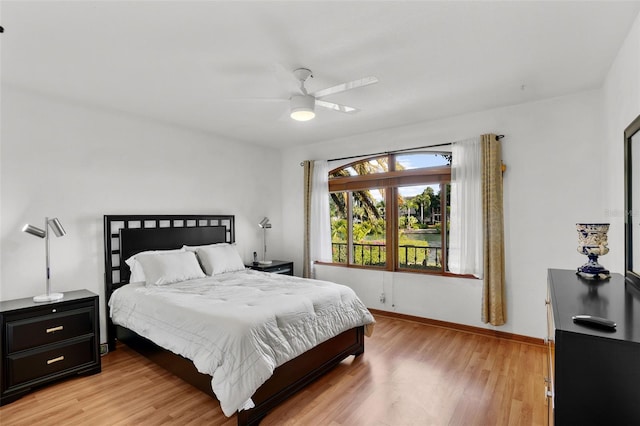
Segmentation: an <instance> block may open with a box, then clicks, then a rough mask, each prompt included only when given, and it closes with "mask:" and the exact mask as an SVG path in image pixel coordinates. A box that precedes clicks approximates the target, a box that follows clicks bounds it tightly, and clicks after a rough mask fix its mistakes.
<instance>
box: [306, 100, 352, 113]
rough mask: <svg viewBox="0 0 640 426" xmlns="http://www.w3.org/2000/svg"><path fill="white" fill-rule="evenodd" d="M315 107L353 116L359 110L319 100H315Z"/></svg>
mask: <svg viewBox="0 0 640 426" xmlns="http://www.w3.org/2000/svg"><path fill="white" fill-rule="evenodd" d="M316 106H320V107H323V108H328V109H332V110H334V111H338V112H344V113H347V114H355V113H357V112H360V110H359V109H358V108H354V107H350V106H346V105H340V104H335V103H333V102H327V101H322V100H320V99H316Z"/></svg>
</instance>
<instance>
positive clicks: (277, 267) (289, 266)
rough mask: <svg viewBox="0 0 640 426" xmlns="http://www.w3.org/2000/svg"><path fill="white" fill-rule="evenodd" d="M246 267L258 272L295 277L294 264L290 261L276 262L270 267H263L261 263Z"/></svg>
mask: <svg viewBox="0 0 640 426" xmlns="http://www.w3.org/2000/svg"><path fill="white" fill-rule="evenodd" d="M245 266H246V267H247V268H251V269H254V270H256V271H262V272H271V273H274V274H283V275H293V262H290V261H288V260H274V261H272V262H271V263H270V264H268V265H261V264H260V263H250V264H249V265H245Z"/></svg>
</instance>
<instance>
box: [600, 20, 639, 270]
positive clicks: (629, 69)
mask: <svg viewBox="0 0 640 426" xmlns="http://www.w3.org/2000/svg"><path fill="white" fill-rule="evenodd" d="M603 94H604V95H603V97H604V119H605V124H604V128H605V134H604V137H603V139H602V141H601V142H600V143H601V150H602V152H603V153H604V156H603V167H604V169H605V170H606V173H605V174H604V176H603V178H604V193H603V199H605V200H607V205H610V206H614V207H615V208H614V209H612V210H611V211H610V212H609V214H608V216H607V219H606V220H607V222H610V223H611V228H610V232H609V247H610V248H612V250H611V252H610V253H609V255H607V262H608V264H607V266H609V267H611V268H614V269H615V270H618V271H623V270H624V144H623V141H624V129H625V128H626V127H627V126H628V125H629V124H630V123H631V122H632V121H633V120H634V119H635V118H636V117H637V116H638V115H639V114H640V15H638V16H637V17H636V20H635V21H634V24H633V26H632V27H631V30H630V31H629V34H628V35H627V38H626V39H625V41H624V43H623V44H622V46H621V47H620V51H619V52H618V55H617V56H616V59H615V61H614V63H613V65H612V66H611V69H610V70H609V73H608V75H607V79H606V80H605V84H604V86H603Z"/></svg>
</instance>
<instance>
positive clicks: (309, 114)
mask: <svg viewBox="0 0 640 426" xmlns="http://www.w3.org/2000/svg"><path fill="white" fill-rule="evenodd" d="M315 116H316V113H315V112H313V111H311V110H309V109H306V108H298V109H296V110H294V111H291V118H293V119H294V120H296V121H309V120H311V119H313V118H314V117H315Z"/></svg>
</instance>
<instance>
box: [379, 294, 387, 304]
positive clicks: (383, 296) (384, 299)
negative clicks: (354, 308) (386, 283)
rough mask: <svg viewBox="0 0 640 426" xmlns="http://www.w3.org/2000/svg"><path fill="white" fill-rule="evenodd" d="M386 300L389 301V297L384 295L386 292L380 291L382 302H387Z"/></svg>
mask: <svg viewBox="0 0 640 426" xmlns="http://www.w3.org/2000/svg"><path fill="white" fill-rule="evenodd" d="M386 301H387V298H386V296H385V295H384V292H383V293H380V303H384V302H386Z"/></svg>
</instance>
